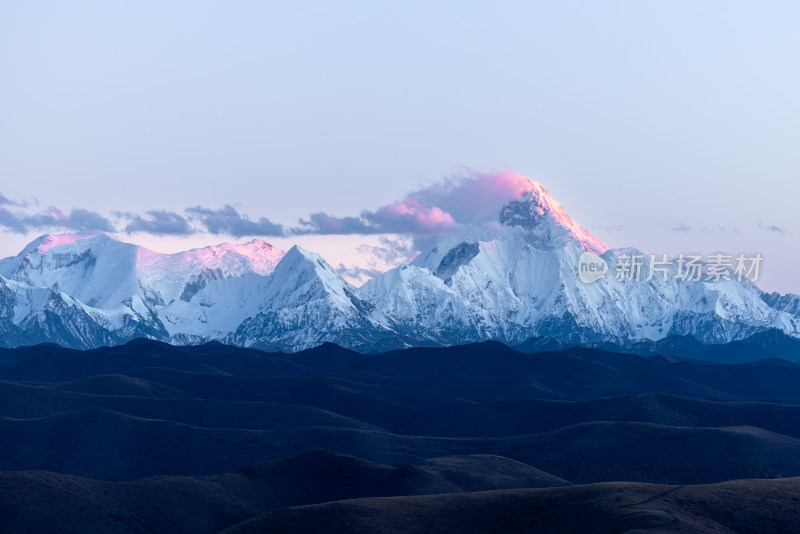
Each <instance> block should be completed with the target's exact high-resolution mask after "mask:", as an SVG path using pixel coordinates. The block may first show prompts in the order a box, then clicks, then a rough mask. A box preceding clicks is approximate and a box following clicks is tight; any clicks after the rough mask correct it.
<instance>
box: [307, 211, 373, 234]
mask: <svg viewBox="0 0 800 534" xmlns="http://www.w3.org/2000/svg"><path fill="white" fill-rule="evenodd" d="M300 224H301V227H300V228H294V229H293V230H292V233H294V234H323V235H324V234H375V233H380V232H379V231H378V229H376V228H374V227H372V226H370V225H369V224H368V223H367V221H365V220H364V219H362V218H359V217H334V216H333V215H328V214H327V213H324V212H319V213H312V214H311V215H309V216H308V219H300Z"/></svg>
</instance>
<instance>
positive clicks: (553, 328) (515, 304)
mask: <svg viewBox="0 0 800 534" xmlns="http://www.w3.org/2000/svg"><path fill="white" fill-rule="evenodd" d="M585 252H591V253H592V254H594V255H597V256H598V257H599V258H601V259H602V260H603V261H605V262H606V263H607V264H608V265H609V266H614V265H616V264H617V263H618V261H619V259H620V257H622V256H623V255H624V256H631V255H636V254H642V253H640V252H638V251H636V250H633V249H618V250H614V249H609V248H608V247H606V246H605V245H604V244H603V243H602V241H600V240H599V239H598V238H596V237H595V236H593V235H592V234H591V233H589V232H588V231H587V230H586V229H584V228H583V227H581V226H580V225H579V224H577V223H576V222H574V221H573V220H572V219H571V218H570V217H569V215H567V213H566V211H565V210H564V208H563V207H562V206H561V205H560V204H559V203H558V202H556V201H555V200H554V199H553V198H552V197H551V196H550V195H549V193H548V192H547V191H546V190H545V189H544V187H542V186H541V185H540V184H539V183H537V182H535V181H533V180H531V181H530V188H529V190H527V191H526V192H524V193H523V194H522V195H521V196H519V197H518V198H515V199H513V200H511V201H509V202H506V203H505V204H503V205H500V206H497V207H496V208H494V209H492V210H489V211H487V212H486V213H484V214H482V215H480V216H478V217H476V218H475V219H474V220H473V221H472V222H471V223H470V224H467V225H464V226H463V228H461V229H460V230H458V231H456V232H455V233H451V234H448V235H446V236H444V237H443V238H442V239H440V240H439V241H438V242H437V243H435V244H433V245H431V246H429V247H427V248H426V249H425V250H422V252H421V253H420V254H419V255H418V256H417V257H416V259H414V261H412V262H411V264H409V265H406V264H403V265H399V266H397V267H395V268H393V269H391V270H389V271H387V272H385V273H383V274H382V275H380V276H378V277H376V278H374V279H372V280H369V281H368V282H366V283H365V284H364V285H363V286H361V287H358V288H356V287H354V286H352V285H351V284H349V283H348V282H346V281H345V280H344V279H342V278H341V276H339V275H338V274H337V273H336V271H335V270H334V269H333V268H331V266H330V265H328V264H327V263H326V262H325V260H324V259H322V257H320V256H319V255H318V254H314V253H311V252H307V251H305V250H303V249H301V248H300V247H297V246H295V247H292V248H291V249H290V250H289V251H288V252H285V251H283V250H280V249H278V248H276V247H273V246H272V245H270V244H269V243H266V242H264V241H261V240H254V241H251V242H250V243H246V244H243V245H230V244H227V243H226V244H222V245H218V246H213V247H207V248H202V249H195V250H189V251H186V252H182V253H178V254H160V253H156V252H153V251H151V250H148V249H146V248H144V247H139V246H136V245H132V244H129V243H124V242H121V241H117V240H115V239H113V238H111V237H110V236H108V235H105V234H98V235H92V236H77V235H55V236H42V237H40V238H38V239H36V240H35V241H33V242H31V243H30V244H29V245H27V246H26V247H25V248H24V249H23V250H22V251H21V252H20V253H19V254H18V255H16V256H14V257H10V258H6V259H3V260H0V346H4V347H13V346H19V345H31V344H36V343H42V342H53V343H58V344H61V345H64V346H68V347H73V348H91V347H97V346H102V345H109V344H117V343H124V342H126V341H128V340H130V339H133V338H136V337H148V338H151V339H157V340H162V341H166V342H170V343H174V344H193V343H202V342H205V341H211V340H218V341H221V342H225V343H231V344H236V345H242V346H248V347H257V348H264V349H274V350H288V351H294V350H300V349H303V348H307V347H311V346H315V345H319V344H321V343H325V342H333V343H337V344H340V345H342V346H345V347H349V348H353V349H356V350H362V351H375V350H382V349H390V348H399V347H406V346H414V345H434V346H435V345H452V344H462V343H468V342H476V341H482V340H499V341H503V342H505V343H509V344H512V345H515V344H522V343H525V342H526V341H528V340H531V339H534V338H540V337H545V338H553V339H555V340H557V341H562V342H568V343H586V342H614V343H622V342H626V341H630V340H648V339H649V340H659V339H663V338H664V337H666V336H668V335H692V336H694V337H696V338H697V339H699V340H700V341H702V342H706V343H724V342H728V341H732V340H736V339H742V338H745V337H747V336H749V335H752V334H754V333H758V332H762V331H766V330H770V329H778V330H781V331H783V332H784V333H786V334H788V335H791V336H795V337H800V306H798V302H800V297H797V296H796V295H777V294H774V293H773V294H766V293H764V292H762V291H761V290H760V289H759V288H758V287H757V286H756V285H755V284H753V283H752V282H751V281H749V280H748V279H746V278H745V279H742V280H738V279H736V278H735V277H731V278H730V279H724V278H723V279H720V280H707V279H706V278H705V277H703V278H701V279H699V280H682V279H680V278H679V277H677V276H675V269H676V268H677V267H676V266H675V265H674V264H671V265H670V266H669V267H668V271H669V272H668V274H669V276H665V277H661V276H650V277H648V276H647V274H648V273H647V268H648V267H647V265H644V266H643V269H644V275H645V276H643V277H642V280H641V281H637V282H632V281H629V280H618V279H617V278H616V277H614V276H611V275H610V276H605V277H603V278H602V279H601V280H598V281H597V282H595V283H584V282H582V281H581V280H580V279H579V277H578V265H579V258H580V257H581V255H582V254H583V253H585Z"/></svg>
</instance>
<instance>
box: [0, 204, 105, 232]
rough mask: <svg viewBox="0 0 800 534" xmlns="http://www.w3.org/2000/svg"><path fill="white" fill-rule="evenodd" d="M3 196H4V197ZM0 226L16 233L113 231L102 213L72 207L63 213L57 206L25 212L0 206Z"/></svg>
mask: <svg viewBox="0 0 800 534" xmlns="http://www.w3.org/2000/svg"><path fill="white" fill-rule="evenodd" d="M4 198H5V197H4ZM0 226H2V227H4V228H5V229H7V230H9V231H11V232H15V233H18V234H25V233H28V232H31V231H39V230H44V231H50V230H67V231H72V232H113V231H114V225H113V224H112V223H111V221H109V220H108V219H106V218H105V217H103V216H102V215H100V214H98V213H95V212H93V211H89V210H85V209H81V208H79V209H74V210H72V211H71V212H70V214H69V215H64V213H62V212H61V211H60V210H58V209H57V208H50V209H48V210H47V211H45V212H42V213H35V214H27V213H20V212H12V211H10V210H9V209H7V208H0Z"/></svg>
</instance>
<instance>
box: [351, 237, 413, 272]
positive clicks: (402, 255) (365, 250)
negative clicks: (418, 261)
mask: <svg viewBox="0 0 800 534" xmlns="http://www.w3.org/2000/svg"><path fill="white" fill-rule="evenodd" d="M378 242H379V243H380V244H378V245H361V246H359V247H358V248H357V249H356V250H358V252H359V253H361V254H364V255H366V256H368V257H369V258H371V260H372V261H373V263H372V264H371V265H372V266H375V265H377V262H378V261H380V262H383V263H384V264H385V265H395V264H397V263H409V262H411V260H413V259H414V257H415V256H416V255H417V252H418V251H417V250H416V247H415V246H414V241H413V240H412V239H410V238H402V237H399V238H391V237H388V236H381V237H380V238H379V239H378Z"/></svg>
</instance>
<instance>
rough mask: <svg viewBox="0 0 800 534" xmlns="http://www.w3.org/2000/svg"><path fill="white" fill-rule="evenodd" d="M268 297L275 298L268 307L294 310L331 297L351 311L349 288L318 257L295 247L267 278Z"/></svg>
mask: <svg viewBox="0 0 800 534" xmlns="http://www.w3.org/2000/svg"><path fill="white" fill-rule="evenodd" d="M270 289H271V291H270V293H272V294H273V295H274V296H275V297H278V295H280V297H279V298H276V299H275V300H274V301H273V302H272V303H271V304H270V307H271V308H275V306H276V304H280V305H281V306H298V305H301V304H304V302H302V300H305V301H308V300H309V299H319V298H324V297H326V296H327V297H331V298H333V299H334V300H335V301H337V302H338V303H339V304H340V305H343V306H345V307H352V303H351V302H350V300H351V297H352V295H353V288H352V287H351V286H350V284H348V283H347V282H346V281H345V280H344V279H342V277H341V276H339V275H338V274H337V273H336V271H334V270H333V268H332V267H331V266H330V265H328V263H327V262H326V261H325V260H324V259H322V256H320V255H319V254H316V253H314V252H309V251H307V250H305V249H303V248H301V247H299V246H297V245H295V246H293V247H292V248H291V249H289V252H287V253H286V255H285V256H284V257H283V259H282V260H281V261H280V262H279V263H278V265H277V266H276V267H275V271H274V272H273V273H272V276H271V277H270Z"/></svg>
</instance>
